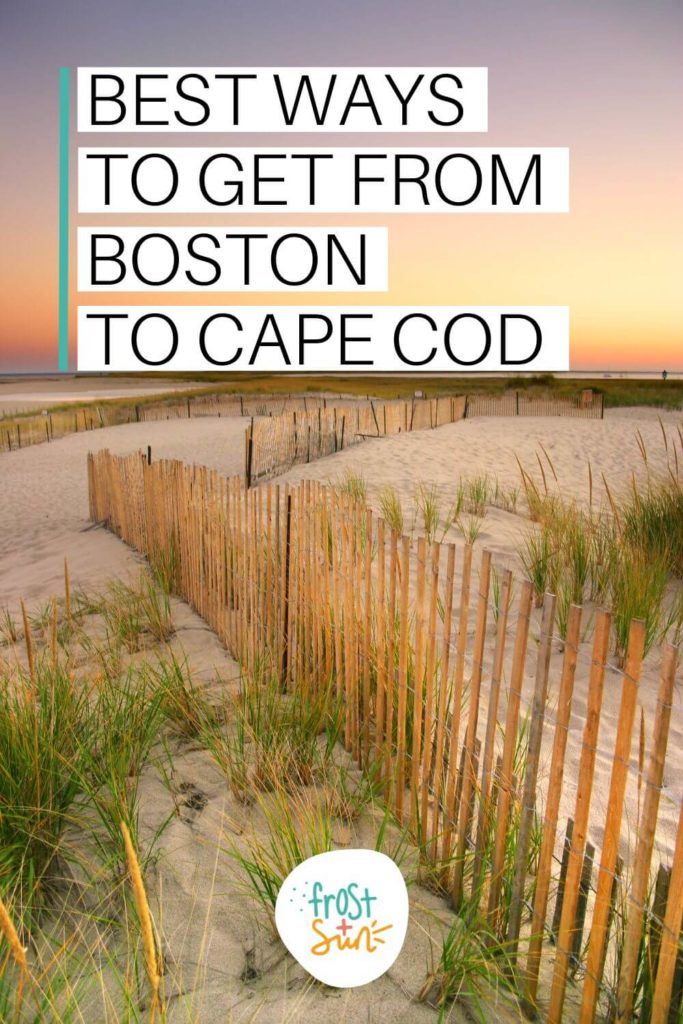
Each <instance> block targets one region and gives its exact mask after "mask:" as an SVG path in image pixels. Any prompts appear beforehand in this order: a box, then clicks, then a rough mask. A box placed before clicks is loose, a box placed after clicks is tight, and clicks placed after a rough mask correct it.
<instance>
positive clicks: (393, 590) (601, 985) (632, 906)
mask: <svg viewBox="0 0 683 1024" xmlns="http://www.w3.org/2000/svg"><path fill="white" fill-rule="evenodd" d="M88 476H89V491H90V514H91V517H92V519H93V520H95V521H97V522H101V523H104V524H105V525H106V526H107V527H108V528H109V529H111V530H113V531H114V532H115V533H117V534H118V535H119V536H120V537H121V538H122V539H123V540H124V541H126V542H127V543H128V544H130V545H132V546H133V547H134V548H135V549H136V550H138V551H140V552H141V553H143V554H145V555H147V557H148V558H149V560H150V562H151V563H152V565H154V562H155V559H156V558H157V557H159V553H160V552H165V553H166V555H168V553H169V552H173V556H174V557H173V564H174V566H175V589H176V590H177V593H178V594H179V595H180V596H182V597H183V598H184V599H185V600H186V601H188V602H189V603H190V604H191V605H192V606H193V607H194V608H195V609H196V610H197V612H198V613H199V614H200V615H201V616H202V617H203V618H204V619H205V620H206V621H207V623H209V625H210V626H211V627H212V628H213V629H214V630H215V631H216V633H217V634H218V635H219V637H220V638H221V640H222V641H223V643H224V644H225V645H226V647H227V649H228V650H229V651H230V653H231V654H232V655H233V656H234V657H235V658H236V660H237V661H238V662H239V663H240V665H241V667H242V670H243V672H244V673H245V674H250V673H256V672H257V671H258V672H260V671H262V670H263V667H264V665H265V666H267V668H268V670H269V671H270V672H271V673H273V674H275V676H276V677H277V678H278V679H279V681H280V683H281V686H282V689H283V691H285V690H292V689H294V688H298V689H301V688H303V689H304V690H305V691H306V692H308V693H311V694H314V693H316V691H319V690H320V689H321V688H328V687H331V689H332V694H333V696H334V697H335V698H336V699H338V701H339V706H340V708H341V713H342V731H341V735H342V738H343V742H344V744H345V746H346V748H347V750H349V751H350V752H352V754H353V756H354V757H355V758H356V759H357V761H358V764H359V765H361V766H364V767H367V768H372V769H373V770H374V771H375V772H376V773H377V779H378V782H379V784H380V786H381V791H382V792H383V795H384V799H385V801H386V802H387V804H388V805H389V806H390V807H391V808H392V810H393V812H394V813H395V814H396V816H397V817H398V819H399V820H400V821H401V822H402V823H403V824H404V825H405V826H406V828H408V829H409V830H410V833H411V835H412V837H413V839H414V840H415V842H416V843H417V844H418V846H419V849H420V856H421V873H422V880H423V881H424V882H425V883H426V884H429V885H432V886H433V887H435V888H437V889H438V890H439V891H442V892H443V893H444V894H446V895H448V896H449V898H450V899H451V901H452V903H453V905H454V907H455V909H456V910H457V911H458V912H460V913H461V914H464V915H466V916H467V918H468V919H469V920H471V921H475V922H478V923H479V926H480V927H481V929H482V932H483V934H484V935H485V937H486V939H487V941H491V942H496V943H501V944H502V948H503V949H504V950H505V957H506V963H507V964H508V970H509V972H510V974H511V975H512V976H513V977H514V980H515V983H516V985H517V987H518V990H519V992H520V1002H521V1006H522V1009H523V1010H524V1011H525V1012H526V1013H527V1014H528V1016H530V1017H532V1016H537V1017H540V1018H541V1019H543V1020H547V1021H549V1022H559V1021H562V1020H565V1019H572V1020H575V1019H576V1020H580V1021H581V1022H582V1024H588V1022H592V1021H594V1020H609V1021H611V1022H619V1024H626V1022H627V1021H631V1020H634V1019H638V1020H642V1021H645V1020H647V1021H650V1022H652V1024H673V1022H674V1021H678V1020H679V1019H680V1018H679V1016H678V1014H679V1012H680V1007H681V994H682V992H683V970H682V963H683V960H682V957H681V935H680V932H681V914H682V912H683V810H682V811H681V822H680V824H679V828H678V835H677V840H676V844H675V850H674V852H673V859H672V860H671V862H670V863H669V864H667V865H665V866H661V865H660V866H659V868H658V870H657V867H656V865H655V863H654V849H655V835H656V829H657V819H658V812H659V805H660V801H661V799H662V786H663V778H664V768H665V765H666V764H667V745H668V739H669V721H670V716H671V708H672V702H673V701H674V699H680V688H678V689H676V688H675V686H674V677H675V673H676V668H677V661H676V654H677V652H676V650H675V649H674V648H673V647H671V646H667V647H665V648H664V649H663V652H662V660H661V667H660V683H659V696H658V703H657V709H656V714H655V719H654V723H653V725H652V728H651V729H650V730H648V731H649V733H650V742H649V745H647V746H646V749H645V751H644V755H645V756H644V759H643V762H642V793H643V798H642V802H641V803H640V812H639V819H638V821H637V822H634V821H633V820H632V816H629V817H628V820H627V811H626V799H625V794H626V790H627V785H628V784H629V782H630V783H631V784H632V785H633V784H635V777H636V776H637V775H638V773H639V767H638V758H637V756H636V755H637V748H638V741H637V739H636V738H634V722H635V719H636V707H637V699H638V697H637V695H638V682H639V677H640V672H641V664H642V658H643V626H642V623H640V622H639V621H634V623H633V624H632V627H631V632H630V640H629V644H628V650H627V653H626V658H625V661H624V665H623V667H619V666H618V665H615V664H614V659H613V658H612V656H611V650H612V645H611V631H610V628H611V616H610V613H609V612H608V611H598V612H597V615H596V621H595V628H594V631H593V637H592V641H591V643H590V647H591V650H590V657H589V658H586V657H585V656H584V657H583V658H580V657H578V656H577V654H578V652H579V647H580V641H581V637H582V635H585V629H586V622H582V609H581V608H579V607H573V608H572V609H571V612H570V616H569V622H568V627H567V634H566V637H565V639H564V641H563V642H562V644H561V646H560V644H559V640H558V636H557V629H556V625H555V598H554V597H553V596H552V595H550V594H547V595H546V596H545V599H544V602H543V606H542V609H540V613H539V612H535V611H534V609H533V607H532V605H533V600H532V587H531V584H530V583H529V582H527V581H513V579H512V576H511V574H510V573H509V572H503V573H502V575H501V576H498V577H496V576H494V570H493V569H492V565H491V555H490V553H489V552H487V551H485V550H484V551H480V550H479V549H478V548H477V549H476V550H473V549H472V547H471V546H468V545H461V544H458V545H454V544H439V543H434V544H431V545H429V544H427V543H426V541H425V539H424V538H420V539H418V540H413V539H411V538H409V537H405V536H399V535H398V534H396V533H393V532H391V531H390V530H389V528H388V527H387V525H386V524H385V523H384V522H383V521H382V520H381V519H378V518H377V517H376V516H375V515H373V513H372V512H371V511H370V510H369V509H367V508H365V507H364V506H363V505H362V504H359V503H355V502H353V501H352V500H350V499H349V498H347V497H346V496H342V495H340V494H338V493H336V492H335V491H334V490H333V489H330V488H328V487H325V486H322V485H321V484H320V483H318V482H311V481H305V482H302V483H301V484H299V485H297V486H296V487H293V488H289V487H286V486H280V485H274V484H270V483H269V484H267V485H265V486H262V487H255V488H251V489H248V488H246V487H245V484H244V480H243V479H241V478H233V479H227V478H225V477H222V476H220V475H219V474H218V473H217V472H216V471H213V470H209V469H207V468H205V467H198V466H188V465H184V464H181V463H180V462H166V461H159V462H155V463H153V464H152V465H148V463H147V460H146V458H145V457H143V456H142V455H133V456H129V457H125V458H119V457H115V456H112V455H110V454H109V452H107V451H103V452H99V453H97V454H95V455H90V456H89V457H88ZM494 581H495V585H494ZM525 676H526V677H527V682H526V690H525V696H523V692H522V691H523V687H524V680H525ZM606 679H607V681H608V684H609V685H612V686H614V685H617V686H619V692H620V695H621V696H620V711H619V720H618V728H617V730H616V732H615V735H616V739H615V740H614V742H613V749H611V750H602V749H601V751H600V756H601V757H607V758H608V761H609V764H610V768H609V774H610V782H609V793H608V794H607V793H603V794H600V796H601V797H602V798H603V799H602V800H596V799H595V793H594V792H593V790H594V782H595V765H596V757H597V756H598V751H597V744H598V736H599V727H600V720H601V716H602V714H603V711H602V708H603V692H604V690H605V686H606ZM579 682H580V683H581V690H582V693H583V692H585V694H586V707H585V709H582V710H581V712H580V716H581V717H580V725H579V728H580V730H581V732H582V739H581V747H580V758H579V764H578V770H571V771H569V770H565V769H566V751H567V740H568V732H569V730H570V729H571V728H572V727H571V725H570V721H571V716H572V706H573V695H574V691H575V689H577V686H578V683H579ZM551 693H552V694H553V700H552V701H549V699H548V698H549V694H551ZM577 713H579V712H577ZM574 728H576V726H574ZM672 756H673V752H672ZM548 762H549V765H550V768H549V770H548ZM670 774H671V778H673V779H675V782H674V785H675V788H676V790H677V794H678V796H677V799H680V789H681V787H680V773H678V772H677V771H676V768H675V767H672V768H671V771H670ZM605 797H607V800H606V802H605V800H604V798H605ZM561 806H564V807H565V808H570V810H571V815H570V818H571V820H570V821H569V822H568V823H566V822H564V821H561V820H560V807H561ZM565 813H566V811H565ZM591 836H600V837H602V847H601V849H600V848H598V844H597V843H596V842H593V843H592V842H591ZM629 841H630V842H629ZM625 849H627V850H628V854H627V855H626V854H625V852H624V851H625ZM622 856H623V858H624V859H622ZM570 990H571V992H572V999H571V1010H569V1009H568V1006H569V1004H568V999H567V995H568V992H569V991H570ZM634 993H635V995H634ZM636 1004H637V1005H636Z"/></svg>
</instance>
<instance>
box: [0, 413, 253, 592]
mask: <svg viewBox="0 0 683 1024" xmlns="http://www.w3.org/2000/svg"><path fill="white" fill-rule="evenodd" d="M245 430H246V421H245V420H241V419H239V418H235V419H229V418H223V417H221V418H220V419H214V418H212V419H190V420H177V421H175V420H171V421H168V422H166V421H160V422H155V423H140V424H138V423H131V424H126V425H124V426H120V427H105V428H104V429H102V430H97V431H88V432H87V433H81V434H70V435H68V436H67V437H63V438H61V439H60V440H59V441H53V442H51V443H50V444H39V445H33V446H32V447H30V448H22V449H20V450H19V451H12V452H4V453H2V455H0V567H1V569H2V571H1V572H0V608H2V607H3V606H4V605H7V604H12V605H13V604H16V602H17V601H18V599H19V598H20V597H22V596H23V597H24V598H26V599H27V600H31V601H38V600H41V599H46V598H49V597H50V595H51V594H53V593H55V591H59V592H61V589H62V578H63V571H64V570H63V563H64V558H65V557H67V558H68V560H69V568H70V571H71V573H72V576H73V579H74V581H75V582H78V583H82V584H84V585H86V584H89V583H96V582H101V581H102V580H103V579H104V578H105V577H107V576H112V575H115V574H116V573H118V572H121V571H123V570H125V569H127V568H128V567H129V566H131V565H133V564H135V556H134V555H133V554H132V552H131V551H130V550H129V549H128V548H127V547H126V546H125V545H124V544H122V543H121V542H120V541H119V540H117V539H116V538H115V537H113V536H112V535H111V534H109V533H107V532H106V531H105V530H102V529H94V530H93V529H92V524H91V523H90V522H89V521H88V480H87V469H86V456H87V453H88V451H90V450H97V449H100V448H110V449H111V451H113V452H115V453H117V454H124V453H128V452H132V451H136V450H138V449H139V448H141V447H142V448H144V449H145V450H146V447H147V445H151V446H152V458H155V459H156V458H159V459H161V458H177V459H183V460H184V461H186V462H207V463H209V464H210V465H212V466H215V468H216V469H219V470H220V471H221V472H222V473H226V474H228V475H233V474H235V473H240V472H243V470H244V433H245Z"/></svg>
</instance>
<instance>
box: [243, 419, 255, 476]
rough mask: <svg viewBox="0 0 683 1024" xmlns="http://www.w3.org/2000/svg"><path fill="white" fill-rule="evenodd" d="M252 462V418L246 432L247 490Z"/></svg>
mask: <svg viewBox="0 0 683 1024" xmlns="http://www.w3.org/2000/svg"><path fill="white" fill-rule="evenodd" d="M253 460H254V417H253V416H252V417H251V423H250V424H249V430H248V431H247V464H246V467H245V478H246V483H247V490H249V488H250V487H251V470H252V465H253Z"/></svg>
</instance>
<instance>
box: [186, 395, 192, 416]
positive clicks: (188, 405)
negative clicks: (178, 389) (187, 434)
mask: <svg viewBox="0 0 683 1024" xmlns="http://www.w3.org/2000/svg"><path fill="white" fill-rule="evenodd" d="M191 415H192V413H191V411H190V399H189V398H188V400H187V418H188V420H189V419H190V416H191Z"/></svg>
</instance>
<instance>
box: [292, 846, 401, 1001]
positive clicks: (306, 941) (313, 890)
mask: <svg viewBox="0 0 683 1024" xmlns="http://www.w3.org/2000/svg"><path fill="white" fill-rule="evenodd" d="M275 923H276V925H277V930H278V932H279V933H280V938H281V939H282V941H283V942H284V944H285V946H286V947H287V949H288V950H289V952H290V953H291V954H292V956H293V957H295V959H296V960H298V961H299V963H300V964H301V966H302V967H304V968H305V969H306V970H307V971H308V973H309V974H312V975H313V977H314V978H317V979H318V981H322V982H324V983H325V984H326V985H333V986H335V987H336V988H354V987H356V986H358V985H367V984H368V982H370V981H374V980H375V978H379V977H380V976H381V975H382V974H384V973H385V971H388V970H389V968H390V967H391V965H392V964H393V963H394V961H395V960H396V957H397V956H398V954H399V953H400V952H401V947H402V946H403V941H404V939H405V935H406V929H407V927H408V892H407V890H406V884H405V882H404V880H403V875H402V874H401V872H400V871H399V869H398V868H397V867H396V865H395V864H394V862H393V860H390V858H389V857H387V856H386V855H385V854H383V853H377V852H376V851H375V850H333V851H332V852H331V853H321V854H318V856H316V857H310V858H309V859H308V860H306V861H304V862H303V864H299V865H298V866H297V867H296V868H294V870H293V871H292V872H291V874H289V875H288V876H287V878H286V879H285V880H284V882H283V883H282V888H281V889H280V892H279V893H278V897H277V902H276V904H275Z"/></svg>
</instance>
